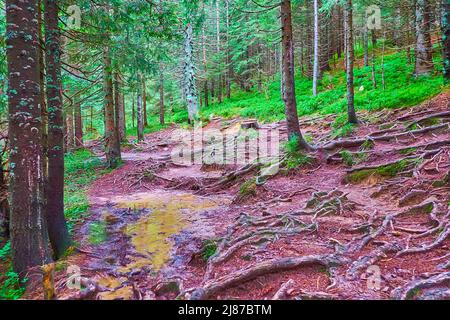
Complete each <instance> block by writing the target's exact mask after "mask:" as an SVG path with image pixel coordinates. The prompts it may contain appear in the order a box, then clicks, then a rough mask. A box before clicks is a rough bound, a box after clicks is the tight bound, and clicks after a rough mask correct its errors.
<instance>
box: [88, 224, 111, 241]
mask: <svg viewBox="0 0 450 320" xmlns="http://www.w3.org/2000/svg"><path fill="white" fill-rule="evenodd" d="M106 228H107V226H106V222H104V221H99V222H93V223H91V224H90V225H89V237H88V240H89V242H90V243H91V244H94V245H98V244H102V243H103V242H105V241H106V239H107V230H106Z"/></svg>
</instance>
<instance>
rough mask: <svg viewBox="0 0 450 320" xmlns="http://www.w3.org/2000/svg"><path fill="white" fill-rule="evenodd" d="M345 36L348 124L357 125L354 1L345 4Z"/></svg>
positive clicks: (349, 0)
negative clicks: (354, 69)
mask: <svg viewBox="0 0 450 320" xmlns="http://www.w3.org/2000/svg"><path fill="white" fill-rule="evenodd" d="M345 36H346V41H345V43H346V45H345V47H346V50H345V51H346V54H345V61H346V72H347V112H348V122H349V123H353V124H357V123H358V119H357V117H356V112H355V88H354V84H353V78H354V75H353V65H354V60H355V52H354V49H353V4H352V0H347V1H346V4H345Z"/></svg>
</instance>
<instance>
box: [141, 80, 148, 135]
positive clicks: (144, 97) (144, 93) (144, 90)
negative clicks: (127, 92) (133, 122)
mask: <svg viewBox="0 0 450 320" xmlns="http://www.w3.org/2000/svg"><path fill="white" fill-rule="evenodd" d="M142 107H143V111H144V127H148V118H147V85H146V83H145V77H144V76H142Z"/></svg>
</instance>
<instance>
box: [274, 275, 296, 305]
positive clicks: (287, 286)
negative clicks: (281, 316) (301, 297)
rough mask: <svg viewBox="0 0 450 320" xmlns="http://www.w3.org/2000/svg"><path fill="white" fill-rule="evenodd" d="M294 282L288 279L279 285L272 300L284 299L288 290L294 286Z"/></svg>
mask: <svg viewBox="0 0 450 320" xmlns="http://www.w3.org/2000/svg"><path fill="white" fill-rule="evenodd" d="M294 284H295V282H294V280H292V279H289V280H288V281H287V282H285V283H284V284H283V285H282V286H281V287H280V289H278V291H277V292H276V293H275V295H274V296H273V298H272V300H285V299H286V298H287V296H288V291H289V290H290V289H291V288H292V287H293V286H294Z"/></svg>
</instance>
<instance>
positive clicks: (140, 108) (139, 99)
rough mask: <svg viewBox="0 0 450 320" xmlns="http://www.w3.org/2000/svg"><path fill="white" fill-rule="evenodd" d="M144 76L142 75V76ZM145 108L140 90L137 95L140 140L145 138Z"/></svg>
mask: <svg viewBox="0 0 450 320" xmlns="http://www.w3.org/2000/svg"><path fill="white" fill-rule="evenodd" d="M140 77H142V76H140ZM143 116H144V110H143V105H142V94H141V92H140V91H139V92H138V96H137V136H138V141H143V140H144V118H143Z"/></svg>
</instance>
